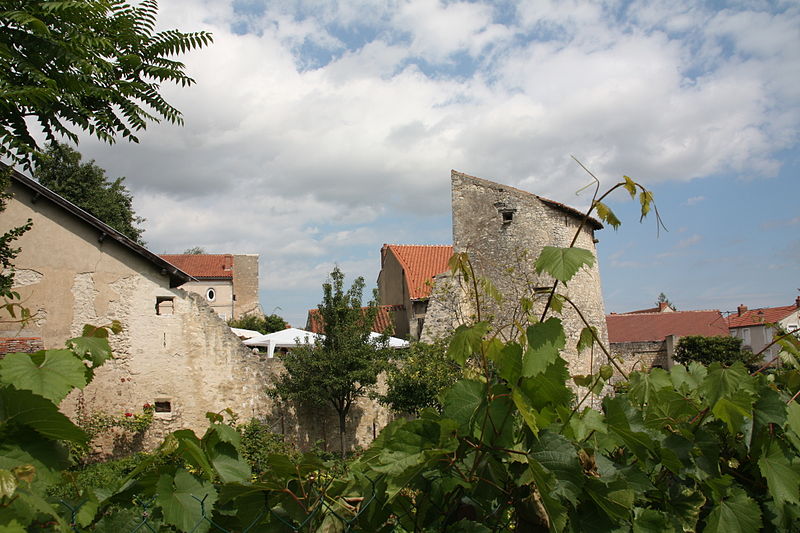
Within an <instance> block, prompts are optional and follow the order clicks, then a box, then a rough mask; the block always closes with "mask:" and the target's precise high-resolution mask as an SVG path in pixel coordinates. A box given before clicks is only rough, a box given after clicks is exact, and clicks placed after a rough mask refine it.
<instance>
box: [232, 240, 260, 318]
mask: <svg viewBox="0 0 800 533" xmlns="http://www.w3.org/2000/svg"><path fill="white" fill-rule="evenodd" d="M258 279H259V273H258V254H238V255H234V256H233V293H234V296H235V301H234V303H233V312H234V316H233V318H241V317H243V316H245V315H250V314H253V313H258V314H263V311H262V310H261V305H260V304H259V299H258Z"/></svg>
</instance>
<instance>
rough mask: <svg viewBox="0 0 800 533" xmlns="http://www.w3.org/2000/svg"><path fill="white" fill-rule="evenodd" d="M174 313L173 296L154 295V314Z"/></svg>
mask: <svg viewBox="0 0 800 533" xmlns="http://www.w3.org/2000/svg"><path fill="white" fill-rule="evenodd" d="M174 313H175V297H174V296H156V314H157V315H171V314H174Z"/></svg>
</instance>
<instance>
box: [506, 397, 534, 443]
mask: <svg viewBox="0 0 800 533" xmlns="http://www.w3.org/2000/svg"><path fill="white" fill-rule="evenodd" d="M511 399H512V400H514V405H516V406H517V410H518V411H519V414H520V415H522V419H523V420H524V421H525V424H526V425H527V426H528V428H529V429H530V430H531V432H533V434H534V435H538V433H539V418H538V417H539V413H537V412H536V409H534V408H533V407H532V406H531V404H530V402H529V401H528V398H527V396H525V394H524V393H523V392H522V391H521V390H520V389H516V388H515V389H514V390H513V391H511Z"/></svg>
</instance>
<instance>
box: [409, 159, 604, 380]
mask: <svg viewBox="0 0 800 533" xmlns="http://www.w3.org/2000/svg"><path fill="white" fill-rule="evenodd" d="M451 179H452V205H453V248H454V252H455V253H460V252H467V253H468V254H469V257H470V261H471V263H472V267H473V269H474V271H475V272H476V274H477V275H478V276H480V277H485V278H487V279H489V280H490V281H491V282H492V283H493V285H494V286H495V287H496V288H497V289H498V290H499V292H500V293H501V294H502V295H503V300H502V302H500V303H497V302H495V301H493V299H492V298H490V297H487V296H484V297H483V298H482V301H481V307H482V316H481V318H482V319H483V320H487V319H488V320H490V321H492V322H493V324H495V325H496V327H500V328H501V329H502V331H501V336H505V337H509V336H512V335H514V333H513V331H512V327H510V326H507V325H509V324H513V323H514V322H515V321H516V322H521V323H523V324H524V323H526V321H527V320H526V317H525V316H523V314H522V313H521V311H520V307H519V305H518V304H519V301H520V299H521V298H522V297H527V298H531V299H532V300H534V306H533V315H534V316H536V315H537V314H540V313H541V311H542V310H543V308H544V304H545V301H546V296H536V290H537V289H541V290H542V292H544V290H545V289H547V288H548V287H550V286H552V283H553V280H552V279H551V278H550V277H549V276H545V275H539V274H536V272H535V271H534V268H533V264H534V261H535V260H536V258H537V257H538V255H539V253H540V252H541V250H542V248H543V247H545V246H561V247H566V246H569V245H570V243H571V241H572V239H573V236H574V235H575V233H576V232H578V231H579V230H578V228H579V227H580V223H581V216H580V213H578V212H577V211H574V210H572V209H570V208H568V207H566V206H562V205H561V204H557V203H556V202H552V201H549V200H545V199H542V198H540V197H538V196H536V195H534V194H531V193H529V192H525V191H521V190H518V189H514V188H512V187H508V186H506V185H501V184H498V183H493V182H490V181H487V180H483V179H480V178H476V177H473V176H468V175H466V174H462V173H460V172H456V171H453V172H452V174H451ZM599 227H600V225H599V224H598V223H597V222H594V221H589V223H587V224H586V225H584V227H583V228H582V229H580V231H579V233H578V240H577V242H576V246H577V247H580V248H584V249H587V250H589V251H591V252H592V254H593V255H595V257H596V250H595V243H594V229H595V228H599ZM447 279H448V278H442V283H445V280H447ZM447 283H450V284H452V283H453V280H452V279H450V280H449V281H447ZM438 284H439V280H438V279H437V285H438ZM437 292H439V293H440V294H441V293H442V292H444V291H442V290H441V289H440V290H438V291H437ZM559 292H560V293H563V294H565V295H567V296H569V297H570V298H571V299H572V300H573V301H575V302H576V304H578V305H579V306H580V308H581V312H582V313H583V314H584V316H585V317H586V319H587V320H588V322H589V323H590V324H591V325H593V326H594V327H595V328H597V331H598V332H599V336H600V338H601V339H602V340H603V342H604V343H605V342H607V339H608V335H607V332H606V325H605V310H604V306H603V298H602V293H601V289H600V272H599V269H598V266H597V262H596V261H595V264H594V265H593V266H592V267H590V268H582V269H581V270H580V271H579V272H578V274H577V275H576V276H575V277H574V278H573V279H572V280H571V281H570V282H569V284H568V286H567V287H565V286H564V285H560V286H559ZM448 306H450V307H452V304H447V305H444V304H442V303H441V302H439V303H436V304H431V306H430V308H429V315H428V317H426V328H428V327H429V325H430V330H429V331H427V332H425V333H424V336H425V338H426V339H430V338H435V337H437V336H439V335H441V334H442V331H437V330H436V329H435V328H436V327H439V326H437V324H442V323H446V322H447V320H446V318H444V317H442V316H438V315H440V314H441V311H442V310H443V309H445V308H446V307H448ZM462 309H463V306H462ZM561 319H562V321H563V323H564V329H565V331H566V334H567V350H566V351H565V353H564V356H565V358H566V359H567V360H568V361H569V362H570V366H571V370H572V372H573V373H578V374H586V373H589V372H590V368H589V365H590V361H589V358H588V356H579V355H578V354H577V352H576V350H575V345H576V344H577V342H578V338H579V336H580V332H581V330H582V329H583V327H584V324H583V322H582V321H581V320H580V318H579V316H578V314H577V313H575V312H574V311H573V310H572V309H568V307H567V306H565V308H564V313H563V316H561ZM504 334H505V335H504ZM600 362H601V361H600V360H599V359H598V358H595V361H592V366H596V365H595V364H599V363H600Z"/></svg>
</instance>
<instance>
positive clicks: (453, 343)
mask: <svg viewBox="0 0 800 533" xmlns="http://www.w3.org/2000/svg"><path fill="white" fill-rule="evenodd" d="M488 331H489V323H488V322H478V323H477V324H475V325H473V326H467V325H464V324H462V325H460V326H458V328H456V331H455V333H453V338H452V339H451V340H450V345H449V346H448V347H447V355H448V357H450V358H451V359H452V360H453V361H455V362H457V363H458V364H460V365H464V364H465V363H466V362H467V359H469V358H470V356H471V355H472V354H474V353H476V352H478V351H479V350H480V345H481V340H482V339H483V337H484V335H486V333H487V332H488Z"/></svg>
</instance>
